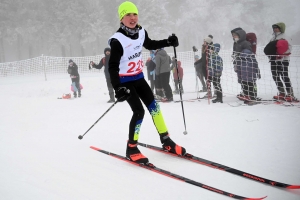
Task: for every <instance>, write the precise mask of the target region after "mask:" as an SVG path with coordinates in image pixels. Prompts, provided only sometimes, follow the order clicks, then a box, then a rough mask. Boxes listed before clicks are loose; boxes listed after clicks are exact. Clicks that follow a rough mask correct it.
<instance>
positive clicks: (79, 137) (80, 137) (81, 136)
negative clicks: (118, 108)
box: [78, 101, 118, 140]
mask: <svg viewBox="0 0 300 200" xmlns="http://www.w3.org/2000/svg"><path fill="white" fill-rule="evenodd" d="M117 103H118V101H116V102H115V103H113V104H112V105H111V106H110V107H109V108H108V109H107V110H106V111H105V113H103V115H102V116H101V117H100V118H99V119H98V120H97V121H96V122H95V123H94V124H93V125H92V126H91V127H90V128H89V129H88V130H87V131H86V132H85V133H84V134H83V135H79V136H78V139H79V140H81V139H82V138H83V136H84V135H85V134H87V132H89V130H91V129H92V128H93V127H94V126H95V124H97V123H98V121H99V120H100V119H102V117H104V115H106V113H108V111H110V109H112V107H114V106H115V105H116V104H117Z"/></svg>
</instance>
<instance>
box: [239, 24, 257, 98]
mask: <svg viewBox="0 0 300 200" xmlns="http://www.w3.org/2000/svg"><path fill="white" fill-rule="evenodd" d="M233 37H234V40H235V42H236V45H235V49H234V63H235V68H234V69H235V72H236V73H237V76H238V82H239V83H241V86H242V91H243V94H244V95H243V96H239V97H238V98H239V99H240V100H243V101H245V102H249V101H255V100H257V87H256V80H257V78H258V77H260V74H259V68H258V64H257V61H256V58H255V55H254V54H253V52H252V47H251V44H250V43H249V42H248V41H246V32H245V31H244V30H237V31H235V32H233Z"/></svg>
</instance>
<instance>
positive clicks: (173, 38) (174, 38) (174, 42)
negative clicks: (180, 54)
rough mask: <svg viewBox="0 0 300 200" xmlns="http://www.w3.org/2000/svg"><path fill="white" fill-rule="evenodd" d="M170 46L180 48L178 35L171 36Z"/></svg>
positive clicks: (169, 38)
mask: <svg viewBox="0 0 300 200" xmlns="http://www.w3.org/2000/svg"><path fill="white" fill-rule="evenodd" d="M167 42H168V44H169V45H170V46H173V47H178V45H179V42H178V38H177V36H176V35H170V36H169V37H168V40H167Z"/></svg>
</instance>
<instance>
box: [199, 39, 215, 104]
mask: <svg viewBox="0 0 300 200" xmlns="http://www.w3.org/2000/svg"><path fill="white" fill-rule="evenodd" d="M210 50H213V41H212V38H211V37H206V38H205V39H204V40H203V45H202V54H201V59H200V60H201V61H200V63H201V70H202V73H203V77H204V79H205V80H206V81H207V78H208V73H207V72H208V68H207V64H208V62H207V61H208V60H209V59H210V57H209V56H210V53H209V52H210ZM206 88H207V93H206V94H205V95H204V97H202V98H209V97H212V95H211V94H212V93H211V88H210V83H208V82H206ZM215 95H216V91H215V92H214V96H215Z"/></svg>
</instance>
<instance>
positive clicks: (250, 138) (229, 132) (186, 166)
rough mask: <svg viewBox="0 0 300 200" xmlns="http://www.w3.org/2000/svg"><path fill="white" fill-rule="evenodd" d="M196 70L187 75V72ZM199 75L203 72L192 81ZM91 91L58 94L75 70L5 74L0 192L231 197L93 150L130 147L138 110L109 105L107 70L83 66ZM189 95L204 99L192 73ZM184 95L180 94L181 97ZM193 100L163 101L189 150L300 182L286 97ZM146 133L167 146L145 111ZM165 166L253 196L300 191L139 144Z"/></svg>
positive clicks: (299, 125)
mask: <svg viewBox="0 0 300 200" xmlns="http://www.w3.org/2000/svg"><path fill="white" fill-rule="evenodd" d="M186 77H187V76H186ZM192 79H193V80H194V76H193V77H192V76H191V77H190V80H192ZM81 83H82V85H83V87H84V89H83V91H82V95H83V96H82V98H80V99H73V100H59V99H57V97H59V96H61V95H62V94H63V93H69V91H70V79H69V78H68V75H67V74H65V75H63V76H62V77H61V78H52V79H49V80H48V81H44V80H42V79H41V80H39V79H38V78H37V79H35V78H34V77H32V78H30V79H27V78H26V79H25V78H24V79H22V78H20V77H17V78H14V77H11V78H1V80H0V91H1V93H0V97H1V98H0V101H1V104H0V110H1V115H0V124H1V126H0V197H1V199H4V200H20V199H22V200H36V199H44V200H48V199H49V200H52V199H53V200H77V199H78V200H87V199H91V200H94V199H105V200H106V199H122V200H129V199H134V200H135V199H137V200H139V199H147V200H148V199H149V200H153V199H164V200H167V199H173V200H175V199H176V200H179V199H182V200H186V199H189V200H196V199H197V200H198V199H203V200H216V199H218V200H223V199H224V200H226V199H230V198H229V197H226V196H222V195H220V194H217V193H213V192H211V191H208V190H205V189H202V188H199V187H195V186H193V185H189V184H187V183H184V182H180V181H176V180H174V179H171V178H168V177H165V176H162V175H160V174H156V173H153V172H150V171H148V170H145V169H142V168H139V167H136V166H133V165H130V164H128V163H125V162H122V161H120V160H117V159H114V158H112V157H110V156H107V155H104V154H101V153H99V152H97V151H95V150H92V149H90V148H89V147H90V146H96V147H99V148H102V149H104V150H108V151H111V152H114V153H117V154H121V155H124V154H125V148H126V140H127V135H128V124H129V121H130V118H131V110H130V108H129V106H128V105H127V103H126V102H123V103H118V104H116V106H115V107H114V108H113V109H112V110H110V111H109V112H108V113H107V114H106V115H105V117H104V118H103V119H101V120H100V121H99V122H98V123H97V124H96V125H95V126H94V127H93V128H92V129H91V130H90V131H89V132H88V133H87V134H86V135H85V136H84V138H83V139H82V140H78V136H79V135H82V134H83V133H84V132H85V131H86V130H87V129H88V128H89V127H90V126H91V125H93V123H94V122H95V121H96V120H97V119H98V118H99V117H100V116H101V115H102V114H103V113H104V112H105V111H106V110H107V109H108V108H109V106H110V105H111V104H108V103H106V101H107V100H108V99H109V98H108V94H107V89H106V84H105V79H104V76H103V73H95V74H82V75H81ZM184 84H185V87H186V88H185V89H186V93H185V94H183V98H184V99H190V98H195V97H196V93H188V92H189V91H190V92H192V91H194V88H195V87H194V83H190V84H189V81H188V79H187V78H186V79H185V82H184ZM174 97H175V99H179V96H178V95H177V96H174ZM235 101H236V98H235V97H234V96H230V95H226V97H224V103H223V104H208V102H207V100H201V101H200V102H184V111H185V118H186V125H187V131H188V134H187V135H183V131H184V125H183V117H182V111H181V105H180V103H161V104H160V105H161V109H162V112H163V115H164V118H165V121H166V123H167V126H168V128H169V132H170V134H171V137H172V139H173V140H174V141H175V142H177V143H178V144H180V145H182V146H184V147H186V149H187V151H188V152H189V153H192V154H194V155H196V156H199V157H201V158H204V159H208V160H211V161H214V162H218V163H221V164H223V165H227V166H230V167H233V168H236V169H240V170H243V171H246V172H248V173H252V174H255V175H258V176H262V177H265V178H268V179H272V180H276V181H280V182H284V183H288V184H300V173H299V169H300V159H299V152H300V135H299V133H300V109H299V107H284V106H281V105H273V104H272V105H255V106H240V107H231V106H229V105H228V104H227V103H229V102H231V103H233V102H235ZM140 142H144V143H148V144H152V145H157V146H159V145H160V141H159V137H158V134H157V133H156V129H155V127H154V125H153V123H152V120H151V118H150V115H149V114H148V113H147V112H146V115H145V120H144V122H143V124H142V128H141V134H140ZM140 150H141V151H142V152H143V154H144V155H146V156H147V157H148V158H149V160H150V161H151V162H152V163H154V164H155V165H156V166H158V167H160V168H163V169H165V170H168V171H171V172H173V173H178V174H180V175H182V176H185V177H187V178H190V179H193V180H195V181H198V182H201V183H203V184H206V185H209V186H212V187H216V188H219V189H222V190H225V191H227V192H231V193H235V194H238V195H241V196H246V197H263V196H265V195H268V198H267V199H271V200H299V199H300V190H294V191H292V190H284V189H278V188H274V187H272V186H269V185H265V184H262V183H258V182H255V181H252V180H248V179H245V178H242V177H239V176H235V175H233V174H230V173H227V172H223V171H220V170H216V169H212V168H209V167H206V166H202V165H199V164H196V163H192V162H189V161H185V160H182V159H179V158H175V157H172V156H168V155H164V154H161V153H158V152H155V151H152V150H149V149H145V148H143V147H140Z"/></svg>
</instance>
